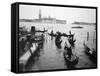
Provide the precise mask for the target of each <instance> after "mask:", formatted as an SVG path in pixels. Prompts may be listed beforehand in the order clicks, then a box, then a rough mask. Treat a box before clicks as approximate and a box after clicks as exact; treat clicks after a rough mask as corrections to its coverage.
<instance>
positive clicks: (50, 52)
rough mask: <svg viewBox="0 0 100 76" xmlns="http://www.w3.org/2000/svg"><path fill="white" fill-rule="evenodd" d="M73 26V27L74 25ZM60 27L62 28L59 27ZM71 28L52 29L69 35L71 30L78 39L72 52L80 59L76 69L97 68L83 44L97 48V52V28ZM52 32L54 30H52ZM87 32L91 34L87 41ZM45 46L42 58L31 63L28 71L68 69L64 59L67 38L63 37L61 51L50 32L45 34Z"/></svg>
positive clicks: (89, 26)
mask: <svg viewBox="0 0 100 76" xmlns="http://www.w3.org/2000/svg"><path fill="white" fill-rule="evenodd" d="M72 26H73V25H72ZM82 26H83V25H82ZM59 27H60V26H59ZM70 27H71V26H70ZM70 27H66V29H65V26H62V28H63V29H64V30H63V29H60V28H57V27H52V28H53V31H54V32H56V28H57V30H60V32H65V31H66V30H67V31H66V33H67V34H69V32H68V31H69V30H71V32H72V33H73V34H75V35H74V38H75V39H76V42H75V47H74V48H73V49H72V52H73V53H74V54H75V55H76V56H78V57H79V62H78V64H77V65H76V66H75V67H76V68H93V67H96V64H95V63H93V62H92V61H91V60H90V58H89V56H87V55H86V54H85V52H84V51H85V50H84V46H83V43H86V44H87V45H88V46H89V47H90V48H91V49H92V48H95V50H96V31H95V26H91V25H86V26H83V28H82V29H79V28H76V29H72V28H70ZM51 30H52V29H51ZM87 32H89V39H88V40H87ZM44 38H45V41H44V45H43V48H42V49H40V56H39V59H38V60H35V62H34V63H33V62H32V63H31V62H30V64H32V65H31V68H30V69H27V70H28V71H36V70H55V69H68V68H67V65H66V64H65V60H64V57H63V52H64V43H65V42H67V43H68V40H67V37H62V38H61V39H62V43H61V46H62V48H61V49H58V48H57V47H56V45H55V37H53V39H52V38H51V36H49V35H48V32H46V33H45V34H44Z"/></svg>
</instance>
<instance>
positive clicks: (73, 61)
mask: <svg viewBox="0 0 100 76" xmlns="http://www.w3.org/2000/svg"><path fill="white" fill-rule="evenodd" d="M63 56H64V59H65V62H66V65H67V67H68V69H73V68H75V65H76V64H78V61H79V57H78V56H76V55H74V54H72V55H71V58H69V56H68V54H67V53H66V52H64V53H63Z"/></svg>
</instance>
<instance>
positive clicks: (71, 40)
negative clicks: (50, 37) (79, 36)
mask: <svg viewBox="0 0 100 76" xmlns="http://www.w3.org/2000/svg"><path fill="white" fill-rule="evenodd" d="M68 41H69V43H70V44H71V45H72V46H74V43H75V41H76V39H74V34H71V31H69V35H68Z"/></svg>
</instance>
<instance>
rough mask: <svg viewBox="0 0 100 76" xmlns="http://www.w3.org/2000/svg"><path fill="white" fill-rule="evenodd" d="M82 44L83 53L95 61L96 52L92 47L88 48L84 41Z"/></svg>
mask: <svg viewBox="0 0 100 76" xmlns="http://www.w3.org/2000/svg"><path fill="white" fill-rule="evenodd" d="M83 45H84V49H85V53H86V54H87V55H88V56H89V57H90V59H91V60H92V61H93V62H94V63H97V53H96V51H95V50H94V48H93V49H90V48H89V47H88V46H87V45H86V44H85V43H84V44H83Z"/></svg>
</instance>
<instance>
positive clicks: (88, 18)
mask: <svg viewBox="0 0 100 76" xmlns="http://www.w3.org/2000/svg"><path fill="white" fill-rule="evenodd" d="M40 9H41V13H42V17H48V16H51V17H53V18H57V19H63V20H66V21H67V22H68V23H71V22H74V21H80V22H89V23H95V22H96V10H95V9H86V8H72V7H52V6H36V5H20V8H19V18H20V19H36V18H38V14H39V10H40Z"/></svg>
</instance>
